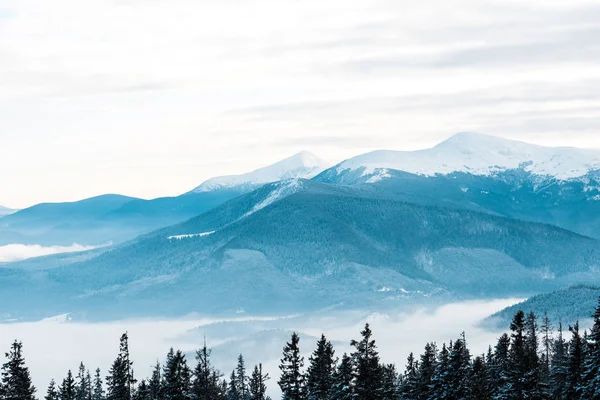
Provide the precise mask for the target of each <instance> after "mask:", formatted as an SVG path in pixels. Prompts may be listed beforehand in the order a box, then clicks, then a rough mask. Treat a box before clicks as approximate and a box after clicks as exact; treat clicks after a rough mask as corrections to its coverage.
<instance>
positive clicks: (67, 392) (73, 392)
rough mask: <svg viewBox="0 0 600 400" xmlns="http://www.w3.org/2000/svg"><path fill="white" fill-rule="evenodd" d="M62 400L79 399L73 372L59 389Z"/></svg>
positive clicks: (69, 373) (68, 374)
mask: <svg viewBox="0 0 600 400" xmlns="http://www.w3.org/2000/svg"><path fill="white" fill-rule="evenodd" d="M58 393H59V395H58V397H59V399H60V400H75V399H76V397H77V387H76V385H75V379H74V378H73V373H72V372H71V370H69V372H67V377H66V378H65V379H63V381H62V384H61V385H60V389H59V392H58Z"/></svg>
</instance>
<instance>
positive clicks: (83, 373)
mask: <svg viewBox="0 0 600 400" xmlns="http://www.w3.org/2000/svg"><path fill="white" fill-rule="evenodd" d="M76 391H77V393H76V395H75V398H76V400H91V391H92V388H91V382H90V381H89V373H88V372H87V370H86V369H85V365H83V363H80V364H79V370H78V373H77V379H76Z"/></svg>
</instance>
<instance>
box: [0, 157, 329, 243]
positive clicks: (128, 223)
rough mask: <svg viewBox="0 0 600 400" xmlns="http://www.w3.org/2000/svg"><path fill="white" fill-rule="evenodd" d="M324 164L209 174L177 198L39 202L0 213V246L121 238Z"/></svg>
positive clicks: (302, 161)
mask: <svg viewBox="0 0 600 400" xmlns="http://www.w3.org/2000/svg"><path fill="white" fill-rule="evenodd" d="M328 166H329V164H328V163H327V162H325V161H323V160H321V159H319V158H318V157H316V156H314V155H312V154H310V153H308V152H302V153H298V154H296V155H294V156H292V157H289V158H286V159H285V160H282V161H280V162H278V163H275V164H273V165H270V166H267V167H264V168H261V169H258V170H256V171H252V172H250V173H247V174H243V175H238V176H226V177H218V178H212V179H210V180H208V181H206V182H204V183H203V184H202V185H200V186H199V187H198V188H196V189H194V190H193V191H191V192H189V193H185V194H183V195H180V196H175V197H161V198H157V199H152V200H143V199H137V198H132V197H127V196H120V195H103V196H98V197H94V198H90V199H85V200H81V201H76V202H70V203H45V204H38V205H36V206H33V207H30V208H27V209H25V210H21V211H19V212H17V213H15V214H13V215H9V216H6V217H4V218H2V221H1V222H0V245H3V244H11V243H21V244H40V245H70V244H73V243H79V244H84V245H101V244H107V243H121V242H124V241H126V240H129V239H133V238H134V237H136V236H138V235H140V234H143V233H147V232H151V231H153V230H155V229H158V228H161V227H165V226H169V225H173V224H176V223H178V222H182V221H185V220H187V219H189V218H192V217H195V216H197V215H200V214H202V213H203V212H205V211H208V210H210V209H212V208H214V207H216V206H218V205H220V204H223V203H224V202H226V201H228V200H231V199H233V198H235V197H237V196H240V195H241V194H245V193H248V192H250V191H252V190H255V189H257V188H259V187H260V186H262V185H264V184H265V183H270V182H274V181H278V180H280V179H285V178H295V177H302V178H312V177H313V176H314V175H316V174H318V173H319V172H321V171H322V170H323V169H325V168H326V167H328ZM0 211H1V210H0Z"/></svg>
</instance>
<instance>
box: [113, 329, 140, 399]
mask: <svg viewBox="0 0 600 400" xmlns="http://www.w3.org/2000/svg"><path fill="white" fill-rule="evenodd" d="M132 366H133V361H131V358H130V356H129V337H128V335H127V333H124V334H123V335H122V336H121V340H120V343H119V355H118V356H117V358H116V359H115V361H114V362H113V364H112V366H111V369H110V370H109V371H108V373H109V375H108V376H107V377H106V385H107V394H106V398H107V400H131V396H132V391H133V385H134V384H135V382H136V381H135V379H134V377H133V368H132Z"/></svg>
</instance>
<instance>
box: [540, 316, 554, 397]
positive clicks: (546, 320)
mask: <svg viewBox="0 0 600 400" xmlns="http://www.w3.org/2000/svg"><path fill="white" fill-rule="evenodd" d="M553 329H554V328H553V326H552V322H551V321H550V317H548V313H547V312H545V313H544V316H543V317H542V324H541V325H540V332H541V334H542V342H541V345H542V357H541V365H540V384H541V385H542V386H543V390H544V392H545V393H546V394H547V395H549V393H550V389H549V386H550V362H551V356H552V336H553ZM546 397H547V396H546Z"/></svg>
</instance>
